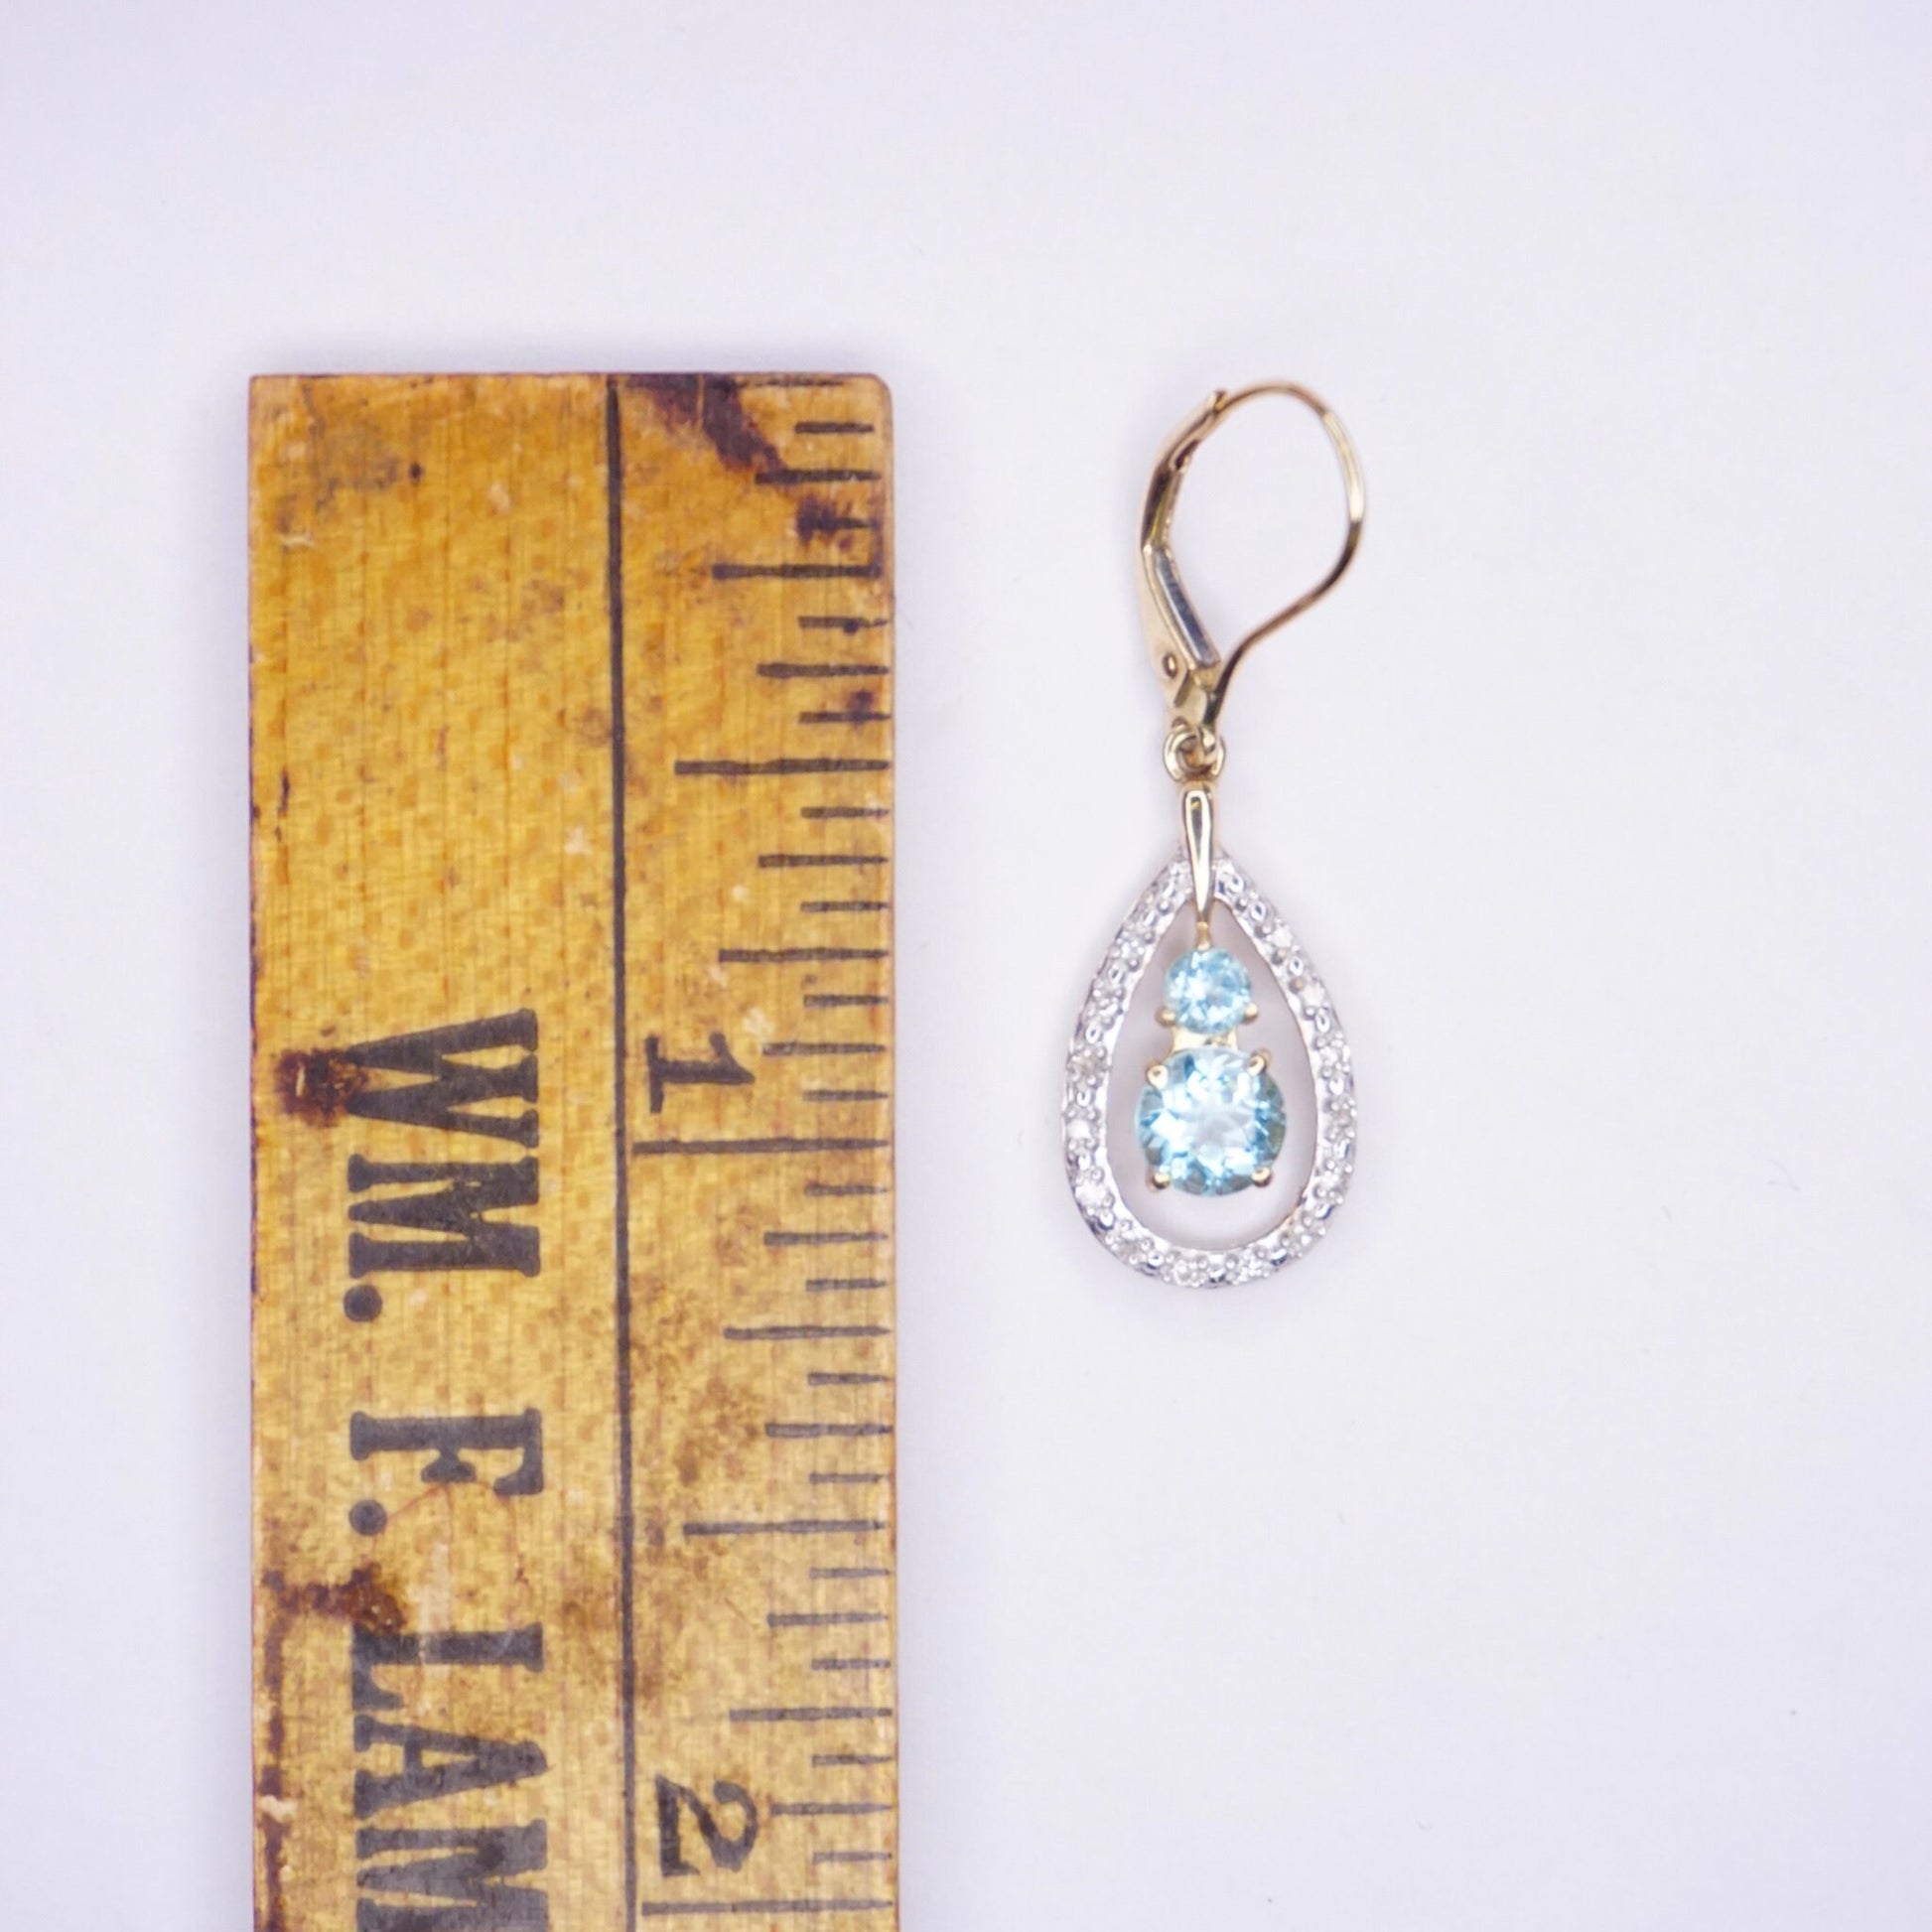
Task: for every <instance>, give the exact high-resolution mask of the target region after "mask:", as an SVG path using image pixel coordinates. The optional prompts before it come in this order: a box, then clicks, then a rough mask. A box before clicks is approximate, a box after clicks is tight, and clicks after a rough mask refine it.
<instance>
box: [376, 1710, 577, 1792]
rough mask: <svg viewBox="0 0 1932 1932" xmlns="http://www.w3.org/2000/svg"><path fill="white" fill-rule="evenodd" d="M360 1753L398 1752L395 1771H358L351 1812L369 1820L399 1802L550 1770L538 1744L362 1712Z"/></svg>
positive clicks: (538, 1775)
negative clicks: (390, 1720)
mask: <svg viewBox="0 0 1932 1932" xmlns="http://www.w3.org/2000/svg"><path fill="white" fill-rule="evenodd" d="M355 1748H356V1749H357V1750H358V1751H369V1750H383V1749H387V1750H395V1751H400V1752H401V1753H402V1768H401V1769H400V1770H398V1771H386V1772H377V1771H357V1772H356V1774H355V1815H356V1817H357V1818H372V1817H374V1816H375V1814H376V1813H377V1812H379V1811H390V1810H393V1809H394V1808H395V1807H396V1806H398V1805H419V1804H421V1803H422V1802H423V1801H424V1800H425V1799H426V1798H449V1797H453V1796H455V1794H456V1793H457V1792H459V1791H479V1790H482V1789H483V1788H484V1787H485V1786H487V1785H494V1784H515V1783H516V1782H517V1781H518V1780H519V1779H521V1778H534V1777H540V1776H541V1775H542V1774H543V1773H544V1772H545V1771H547V1770H548V1769H549V1768H550V1764H549V1760H548V1759H547V1758H546V1757H545V1756H544V1754H543V1750H542V1748H541V1746H539V1745H537V1744H533V1743H516V1742H510V1741H508V1740H506V1739H503V1738H499V1737H472V1736H468V1735H466V1734H464V1733H462V1732H460V1731H453V1730H425V1729H423V1728H422V1727H421V1726H419V1725H390V1724H384V1723H383V1722H382V1721H381V1720H380V1719H378V1718H371V1717H368V1716H366V1715H364V1716H361V1717H358V1718H357V1719H356V1720H355Z"/></svg>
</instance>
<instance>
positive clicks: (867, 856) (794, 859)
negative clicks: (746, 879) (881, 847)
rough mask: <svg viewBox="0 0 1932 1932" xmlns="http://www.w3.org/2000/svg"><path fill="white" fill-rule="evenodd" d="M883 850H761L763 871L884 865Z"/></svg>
mask: <svg viewBox="0 0 1932 1932" xmlns="http://www.w3.org/2000/svg"><path fill="white" fill-rule="evenodd" d="M885 863H886V855H885V854H884V853H883V852H760V853H759V870H760V871H763V872H790V871H796V870H798V869H799V868H801V867H806V866H883V865H884V864H885Z"/></svg>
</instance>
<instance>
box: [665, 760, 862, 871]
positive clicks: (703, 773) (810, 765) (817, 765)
mask: <svg viewBox="0 0 1932 1932" xmlns="http://www.w3.org/2000/svg"><path fill="white" fill-rule="evenodd" d="M892 768H893V766H892V760H891V759H678V760H677V761H676V762H675V763H674V764H673V765H672V766H671V770H672V773H673V774H674V775H675V776H677V777H680V778H806V777H812V776H815V775H818V774H821V773H834V772H841V771H890V770H891V769H892ZM879 863H880V864H881V865H883V864H884V863H885V861H884V860H883V859H882V860H881V861H880V862H879Z"/></svg>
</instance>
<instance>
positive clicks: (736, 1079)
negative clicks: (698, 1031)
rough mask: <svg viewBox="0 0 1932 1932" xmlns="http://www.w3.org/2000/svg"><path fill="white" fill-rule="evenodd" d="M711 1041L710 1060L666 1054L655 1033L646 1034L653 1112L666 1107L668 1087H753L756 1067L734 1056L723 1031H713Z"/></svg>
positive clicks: (645, 1063)
mask: <svg viewBox="0 0 1932 1932" xmlns="http://www.w3.org/2000/svg"><path fill="white" fill-rule="evenodd" d="M709 1044H710V1047H711V1057H710V1059H708V1060H673V1059H667V1058H666V1057H665V1056H664V1053H663V1051H662V1049H661V1047H660V1045H659V1043H658V1037H657V1035H655V1034H649V1035H646V1036H645V1039H644V1077H645V1079H646V1080H647V1081H648V1082H649V1085H650V1110H651V1112H652V1113H654V1114H661V1113H662V1112H663V1111H664V1089H665V1088H666V1087H749V1086H750V1085H751V1084H752V1081H753V1079H754V1077H755V1076H754V1075H753V1072H752V1069H751V1068H750V1067H748V1066H741V1065H740V1064H739V1063H738V1061H737V1060H736V1059H734V1058H733V1057H732V1049H731V1047H730V1046H729V1045H728V1044H727V1043H726V1040H725V1035H723V1034H713V1035H711V1038H710V1041H709Z"/></svg>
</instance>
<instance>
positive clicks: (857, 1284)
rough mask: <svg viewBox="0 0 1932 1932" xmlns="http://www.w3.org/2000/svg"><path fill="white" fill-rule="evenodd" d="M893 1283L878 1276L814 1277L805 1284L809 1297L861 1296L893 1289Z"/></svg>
mask: <svg viewBox="0 0 1932 1932" xmlns="http://www.w3.org/2000/svg"><path fill="white" fill-rule="evenodd" d="M891 1287H892V1283H891V1282H889V1281H887V1280H885V1279H884V1278H883V1277H881V1276H877V1275H814V1276H813V1277H812V1278H811V1280H810V1281H808V1282H807V1283H806V1284H805V1293H806V1294H807V1295H837V1294H841V1293H848V1292H849V1293H852V1294H859V1293H862V1292H864V1291H866V1290H869V1289H875V1288H891Z"/></svg>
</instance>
